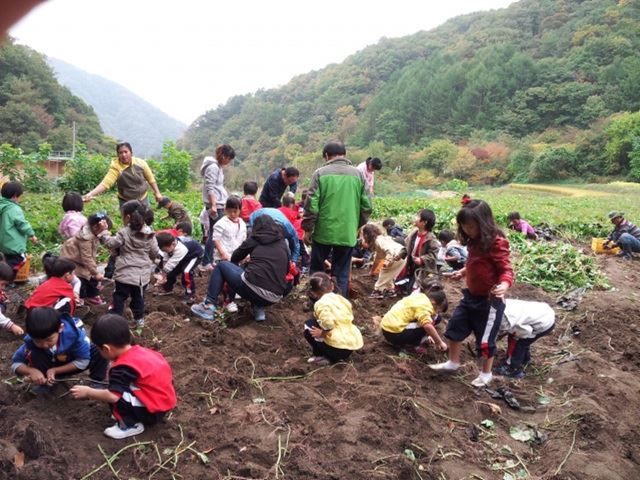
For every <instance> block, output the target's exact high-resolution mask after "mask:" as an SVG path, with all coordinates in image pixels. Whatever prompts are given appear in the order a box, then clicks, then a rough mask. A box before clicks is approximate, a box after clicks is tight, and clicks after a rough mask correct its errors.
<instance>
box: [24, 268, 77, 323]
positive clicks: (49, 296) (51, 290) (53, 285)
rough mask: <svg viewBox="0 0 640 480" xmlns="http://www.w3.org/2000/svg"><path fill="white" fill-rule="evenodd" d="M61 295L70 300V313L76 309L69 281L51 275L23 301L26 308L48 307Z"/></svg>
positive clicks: (51, 306)
mask: <svg viewBox="0 0 640 480" xmlns="http://www.w3.org/2000/svg"><path fill="white" fill-rule="evenodd" d="M63 297H67V298H69V299H70V300H71V303H70V305H71V307H70V312H69V313H70V314H71V315H73V314H74V313H75V311H76V297H75V295H74V293H73V287H72V286H71V284H70V283H68V282H66V281H64V280H63V279H61V278H59V277H51V278H49V279H48V280H46V281H45V282H44V283H43V284H41V285H38V287H37V288H36V289H35V290H34V291H33V293H32V294H31V296H30V297H29V298H28V299H27V301H26V302H24V306H25V307H27V308H36V307H49V308H53V307H54V305H55V304H56V303H57V302H58V300H60V299H61V298H63Z"/></svg>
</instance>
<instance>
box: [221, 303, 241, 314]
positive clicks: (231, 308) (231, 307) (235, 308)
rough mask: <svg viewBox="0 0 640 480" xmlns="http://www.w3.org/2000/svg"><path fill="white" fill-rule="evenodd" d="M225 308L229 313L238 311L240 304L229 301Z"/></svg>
mask: <svg viewBox="0 0 640 480" xmlns="http://www.w3.org/2000/svg"><path fill="white" fill-rule="evenodd" d="M224 309H225V310H226V311H227V312H229V313H236V312H237V311H238V304H237V303H236V302H229V303H227V304H226V305H225V306H224Z"/></svg>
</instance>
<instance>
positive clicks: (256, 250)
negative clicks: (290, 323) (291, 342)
mask: <svg viewBox="0 0 640 480" xmlns="http://www.w3.org/2000/svg"><path fill="white" fill-rule="evenodd" d="M249 255H250V256H251V260H250V261H249V262H248V263H247V264H246V266H245V267H241V266H240V265H238V264H239V263H240V262H241V261H242V260H244V259H245V258H246V257H247V256H249ZM289 257H290V255H289V248H288V247H287V244H286V243H285V241H284V234H283V231H282V227H280V226H279V225H278V224H277V223H276V222H275V221H274V220H273V219H272V218H271V217H270V216H268V215H262V216H260V217H258V218H256V220H255V222H254V223H253V229H252V231H251V236H250V237H249V238H248V239H247V240H245V241H244V242H243V243H242V245H240V246H239V247H238V248H237V249H236V251H235V252H233V254H232V255H231V260H230V261H221V262H218V263H217V265H216V267H215V269H214V271H213V273H212V274H211V278H210V279H209V288H208V290H207V297H206V298H205V300H204V301H203V302H202V303H198V304H196V305H193V306H192V307H191V311H192V312H193V313H195V314H196V315H198V316H199V317H201V318H204V319H205V320H213V317H214V316H215V313H216V309H218V308H220V303H219V300H218V297H219V296H220V294H221V293H222V290H223V288H224V284H225V282H226V284H227V286H228V288H229V290H230V291H229V295H230V296H231V298H233V297H234V296H235V294H238V295H240V296H241V297H242V298H244V299H245V300H248V301H250V302H251V304H252V305H253V309H254V314H255V319H256V321H258V322H261V321H264V320H265V318H266V317H265V313H264V307H267V306H269V305H273V304H274V303H277V302H279V301H280V300H282V298H283V297H284V296H285V295H286V294H287V293H289V291H290V290H291V286H290V284H289V283H288V282H287V280H286V275H287V273H288V271H289Z"/></svg>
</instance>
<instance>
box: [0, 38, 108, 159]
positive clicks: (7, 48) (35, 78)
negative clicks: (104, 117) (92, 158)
mask: <svg viewBox="0 0 640 480" xmlns="http://www.w3.org/2000/svg"><path fill="white" fill-rule="evenodd" d="M74 121H75V122H76V127H77V139H78V140H79V141H80V142H82V143H84V144H85V145H86V146H87V147H88V148H89V149H90V150H91V151H98V152H105V151H108V150H111V147H110V145H111V143H110V141H109V140H108V139H107V138H105V136H104V134H103V132H102V129H101V128H100V123H99V122H98V117H96V114H95V112H94V111H93V109H92V108H91V107H90V106H89V105H87V104H86V103H84V102H83V101H82V100H81V99H80V98H78V97H76V96H74V95H73V94H72V93H71V92H70V91H69V90H68V89H67V88H65V87H63V86H61V85H60V84H59V83H58V81H57V80H56V78H55V76H54V75H53V72H52V70H51V68H49V66H48V65H47V64H46V62H45V60H44V57H43V56H42V55H41V54H39V53H38V52H36V51H34V50H32V49H30V48H29V47H25V46H22V45H16V44H14V42H13V40H11V39H7V40H6V41H4V43H3V44H2V45H1V46H0V143H9V144H11V145H13V146H15V147H20V148H22V149H23V150H24V151H25V152H27V153H29V152H33V151H35V150H37V149H38V145H39V144H41V143H43V142H47V143H50V144H51V146H52V148H53V149H54V150H71V144H72V127H71V125H72V123H73V122H74Z"/></svg>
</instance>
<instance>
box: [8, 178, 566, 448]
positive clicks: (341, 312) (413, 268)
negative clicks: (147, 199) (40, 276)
mask: <svg viewBox="0 0 640 480" xmlns="http://www.w3.org/2000/svg"><path fill="white" fill-rule="evenodd" d="M256 191H257V185H256V184H255V182H247V183H245V188H244V196H243V198H238V197H233V196H232V197H229V199H228V200H227V202H226V205H225V212H224V213H225V214H224V217H222V218H221V219H219V220H218V221H217V223H216V224H215V226H214V229H213V233H212V236H213V243H214V245H215V258H216V260H217V261H221V262H222V261H226V260H229V259H231V258H232V257H233V255H234V251H236V250H237V249H238V247H239V246H240V245H242V244H243V242H244V241H245V240H246V239H247V236H248V235H250V226H251V223H252V218H254V219H255V215H257V213H256V210H258V209H259V208H260V207H261V206H260V204H259V203H257V202H256V200H255V194H256ZM21 195H22V187H21V186H19V184H17V185H16V184H14V182H10V184H5V185H4V186H3V187H2V196H3V200H4V203H5V204H6V203H7V201H8V202H11V205H8V206H7V205H5V206H4V211H5V212H7V211H9V212H11V215H7V216H5V215H0V218H1V219H2V222H3V225H4V227H5V228H4V229H3V230H2V233H1V235H3V236H4V238H5V239H6V238H9V239H10V240H11V242H4V241H3V238H2V237H0V247H2V250H3V253H4V254H5V258H6V263H0V290H3V287H4V286H6V284H8V283H10V282H11V281H13V278H14V277H15V272H16V270H17V268H19V266H20V265H21V261H20V259H21V258H24V251H25V249H26V247H25V245H26V238H27V237H28V236H31V237H32V239H33V240H34V241H36V240H37V239H36V238H35V235H34V233H33V229H32V228H31V226H30V225H29V224H28V222H26V220H25V219H24V215H23V214H22V211H21V209H20V208H19V206H18V202H19V199H20V197H21ZM282 204H283V205H282V207H280V208H279V209H278V210H275V209H264V210H265V212H264V213H265V214H266V215H267V216H269V217H270V219H269V222H268V223H269V225H275V224H276V223H278V219H279V218H280V217H281V216H282V217H283V218H285V219H286V220H284V222H286V223H287V224H289V227H291V228H292V229H293V230H294V231H295V233H296V234H297V236H296V239H297V240H296V241H297V242H300V243H299V244H298V245H294V246H293V247H298V248H299V249H300V250H301V251H302V252H306V247H305V245H304V244H303V243H302V242H301V241H300V238H302V235H301V231H300V230H301V227H300V218H301V211H300V208H301V205H300V204H296V202H295V200H294V198H293V197H292V196H291V197H289V196H285V197H284V198H283V202H282ZM159 207H161V208H166V209H168V214H169V216H170V217H171V218H173V219H174V220H176V221H177V220H180V221H179V222H176V225H175V227H174V228H172V229H169V230H166V231H159V232H154V231H153V230H152V225H153V221H154V214H153V211H152V210H151V209H150V208H149V207H148V206H147V205H145V204H144V203H142V202H139V201H135V200H134V201H129V202H126V203H124V204H123V205H122V206H121V210H120V213H121V216H122V224H123V227H122V228H121V229H120V230H118V231H117V232H116V233H115V234H113V235H112V234H111V232H110V229H111V228H112V223H111V220H110V219H109V217H108V216H107V215H106V214H105V213H103V212H98V213H94V214H92V215H90V216H89V217H88V218H85V217H84V215H83V214H82V211H83V204H82V198H81V197H80V196H79V195H78V194H74V193H68V194H66V195H65V197H64V199H63V209H64V210H65V215H64V218H63V220H62V222H61V224H60V230H59V231H60V233H61V234H62V235H63V236H64V237H65V242H64V244H63V246H62V249H61V252H60V256H59V257H55V256H52V255H48V256H47V258H45V261H44V263H45V271H46V274H47V279H46V280H45V281H44V282H43V283H42V284H41V285H39V286H38V287H37V288H36V289H35V290H34V292H33V294H32V295H31V297H30V298H29V299H28V300H27V301H26V302H25V304H24V305H25V307H26V308H27V316H26V327H25V329H26V333H27V336H26V337H25V339H24V344H23V345H22V346H21V347H20V348H19V349H18V351H17V352H16V353H15V354H14V356H13V359H12V369H13V371H14V372H15V374H17V375H21V376H25V377H29V378H30V379H31V381H32V382H33V383H34V384H35V385H37V386H39V387H41V388H45V389H46V388H49V387H51V386H52V385H54V384H55V383H56V382H57V381H58V380H59V379H61V378H64V376H67V375H71V374H74V373H76V372H79V371H83V370H89V376H90V380H91V382H92V384H91V386H81V385H78V386H75V387H73V388H72V390H71V392H72V395H73V397H74V398H78V399H82V398H89V399H95V400H99V401H104V402H107V403H109V404H110V406H111V412H112V414H113V416H114V418H115V419H116V423H115V425H114V426H113V427H110V428H107V429H106V430H105V434H106V435H108V436H110V437H112V438H125V437H128V436H131V435H136V434H138V433H140V432H142V431H143V430H144V425H145V424H153V423H155V422H157V421H158V420H159V419H161V418H162V416H163V415H164V414H165V413H166V412H168V411H170V410H171V409H172V408H173V407H174V406H175V404H176V396H175V391H174V390H173V386H172V380H171V368H170V367H169V365H168V364H167V362H166V360H165V359H164V358H163V357H162V355H161V354H159V353H157V352H154V351H152V350H149V349H145V348H143V347H139V346H132V345H131V336H130V332H129V326H128V323H127V321H126V320H125V319H124V318H123V316H122V314H123V311H124V306H125V302H126V301H127V300H128V299H130V307H131V310H132V312H133V316H134V320H135V322H136V324H137V326H142V325H144V294H145V289H146V288H147V286H148V284H149V283H150V277H151V272H152V271H153V270H154V269H155V272H156V273H155V279H156V286H155V289H156V293H157V294H158V295H165V294H170V293H172V290H173V287H174V284H175V283H176V281H177V278H178V276H181V279H182V284H183V286H184V289H185V295H186V296H187V299H188V300H191V299H192V298H193V296H194V295H195V276H194V274H193V272H194V269H195V268H196V267H197V266H198V264H199V263H200V261H201V259H202V256H203V249H202V246H201V245H200V243H199V242H197V241H195V240H192V239H191V238H190V235H191V233H192V224H191V222H190V219H188V216H186V217H185V213H186V211H185V210H184V209H183V208H182V206H181V205H179V204H177V203H176V202H172V201H171V200H170V199H167V198H163V199H162V200H161V202H160V203H159ZM2 208H3V205H2V204H1V203H0V210H2ZM271 210H274V211H275V213H274V212H271ZM7 218H13V220H12V221H13V224H10V223H8V220H7ZM271 219H273V220H274V221H275V222H274V221H272V220H271ZM456 221H457V224H458V231H457V234H455V235H454V234H453V232H450V231H443V232H440V234H439V235H438V237H437V238H436V236H435V235H434V234H433V232H432V230H433V227H434V226H435V223H436V218H435V215H434V213H433V212H432V211H431V210H428V209H423V210H421V211H420V212H418V214H417V215H416V218H415V221H414V225H415V227H416V228H415V230H414V231H412V232H411V233H410V234H409V235H407V236H406V237H405V235H404V233H403V232H402V230H401V229H400V228H399V227H397V226H396V225H395V224H394V222H393V221H385V222H384V224H383V225H384V228H380V227H378V226H377V225H374V224H367V225H365V226H364V227H363V228H362V230H361V234H360V243H361V246H362V248H363V249H365V250H370V251H372V252H375V256H376V261H375V262H374V264H375V263H379V264H380V266H381V268H380V270H379V274H378V279H377V281H376V284H375V287H374V293H373V294H372V296H373V297H374V298H383V297H395V296H397V294H398V292H400V293H404V294H405V296H404V297H403V298H401V299H400V300H398V301H397V302H396V303H395V304H394V305H393V306H392V307H391V308H390V310H389V311H388V312H387V313H386V314H385V315H384V317H383V318H382V321H381V322H380V330H381V334H382V336H383V338H384V339H385V340H386V341H387V342H388V343H389V344H391V345H393V346H395V347H398V348H405V349H411V350H413V351H414V352H416V353H421V352H423V351H424V350H425V349H426V348H427V346H428V344H433V345H435V347H436V348H437V349H438V350H440V351H447V352H448V357H449V359H448V361H447V362H444V363H441V364H437V365H432V366H431V367H432V368H433V369H434V370H437V371H449V372H451V371H455V370H457V369H458V368H459V366H460V351H461V345H462V341H463V340H464V339H466V338H467V337H468V336H469V335H470V334H471V333H472V332H473V333H474V334H475V337H476V348H477V352H478V355H479V356H480V357H482V359H483V361H482V370H481V372H480V374H479V375H478V377H477V378H476V379H474V380H473V381H472V382H471V383H472V385H474V386H477V387H481V386H485V385H488V384H489V383H490V382H491V380H492V367H493V359H494V357H495V354H496V340H497V337H498V335H499V334H501V333H505V334H508V335H509V343H508V349H507V360H506V362H505V364H504V365H502V366H501V367H500V368H499V369H498V372H499V373H500V374H502V375H508V376H511V377H516V378H520V377H521V376H522V375H523V368H524V367H525V366H526V365H527V364H528V363H529V361H530V353H529V349H530V345H531V343H533V342H534V341H535V340H537V339H538V338H540V337H542V336H544V335H547V334H549V332H551V330H552V329H553V325H554V315H553V310H552V309H551V308H550V307H548V305H546V304H540V303H536V302H523V301H518V300H507V301H505V294H506V292H507V291H508V289H509V287H510V286H511V284H512V283H513V272H512V269H511V265H510V260H509V243H508V241H507V239H506V237H505V235H504V233H503V232H502V231H501V230H500V229H499V228H498V226H497V225H496V223H495V220H494V218H493V214H492V212H491V209H490V207H489V205H487V204H486V203H485V202H484V201H482V200H471V201H469V202H467V203H465V204H464V206H463V207H462V208H461V210H460V211H459V212H458V215H457V217H456ZM263 223H264V222H263ZM385 230H386V231H385ZM203 231H207V229H203ZM278 232H280V233H278V235H279V238H284V237H285V231H284V229H279V230H278ZM258 233H260V232H258ZM456 238H457V239H459V241H458V240H456ZM5 244H12V245H15V246H14V247H13V249H8V248H5V247H4V245H5ZM100 244H102V245H104V246H105V247H106V248H107V249H108V250H109V251H110V253H111V256H112V257H114V258H115V262H114V264H115V271H114V273H113V281H114V291H113V299H112V303H111V305H110V306H109V313H108V314H107V315H104V316H102V317H100V318H99V319H98V321H97V322H96V323H95V325H94V326H93V328H92V330H91V341H90V340H89V338H88V337H87V335H86V333H85V331H84V327H83V325H82V322H81V321H80V320H79V319H78V318H76V317H75V316H74V315H75V310H76V307H77V305H78V304H79V303H81V302H87V303H92V304H101V303H104V300H103V299H102V297H101V295H100V292H101V288H102V282H104V281H105V277H104V275H103V274H101V273H100V271H99V270H98V267H97V260H96V259H97V251H98V246H99V245H100ZM293 250H294V249H293V248H292V246H291V245H290V248H289V251H290V254H291V255H290V256H291V257H292V258H293V259H294V260H295V259H296V258H295V256H293ZM237 256H238V255H236V257H237ZM302 262H303V265H304V260H302ZM443 265H448V266H449V269H450V271H451V272H452V273H451V277H452V278H454V279H460V278H462V277H464V278H465V279H466V288H465V289H464V290H463V299H462V300H461V301H460V303H459V304H458V306H457V307H456V308H455V310H454V312H453V315H452V317H451V319H450V320H449V322H448V324H447V327H446V331H445V332H444V338H446V339H447V340H448V343H446V342H445V341H444V340H443V338H442V337H441V336H440V334H439V333H438V330H437V328H436V326H437V325H438V324H439V323H440V318H441V317H440V315H441V314H442V313H444V312H446V311H447V309H448V300H447V297H446V295H445V293H444V289H443V286H442V283H441V282H440V281H438V280H436V278H437V277H438V274H440V273H441V270H442V267H443ZM267 270H268V269H267ZM267 270H265V272H267ZM284 273H285V272H284V271H283V272H282V274H283V275H280V276H284ZM267 274H268V272H267ZM398 278H404V279H405V280H406V282H405V284H406V286H405V287H404V289H402V288H400V289H399V288H397V283H398V282H397V280H398ZM281 280H282V279H281ZM400 283H402V282H400ZM210 290H211V289H210ZM215 290H216V295H217V294H218V293H220V292H224V288H223V286H222V285H220V288H218V289H215ZM229 290H231V289H229ZM256 292H258V291H257V290H255V291H252V292H250V293H252V294H256ZM308 292H309V297H310V299H311V300H312V301H313V302H314V305H313V318H311V319H309V320H308V321H307V322H306V323H305V325H304V329H303V334H304V337H305V339H306V340H307V341H308V342H309V344H310V346H311V348H312V354H313V355H312V356H311V357H310V358H309V362H310V363H314V364H326V363H335V362H339V361H344V360H346V359H348V358H349V356H350V355H351V353H352V352H353V351H355V350H358V349H360V348H362V347H363V338H362V335H361V333H360V330H359V329H358V328H357V327H356V326H355V325H354V324H353V311H352V306H351V303H350V302H349V301H348V300H347V299H346V298H345V297H343V296H341V295H340V294H338V293H336V283H335V281H334V279H332V278H331V277H329V276H328V275H327V274H326V273H322V272H317V273H314V274H313V275H312V276H311V277H310V278H309V290H308ZM263 293H264V292H263ZM267 293H268V292H267ZM257 294H258V296H259V294H260V292H258V293H257ZM3 300H4V299H3V298H0V312H1V313H2V315H0V325H1V326H3V327H4V328H6V329H7V330H10V331H11V332H12V333H14V334H15V335H22V334H24V332H23V331H22V329H21V328H20V327H19V326H17V325H16V324H14V323H13V322H11V320H9V319H8V318H7V317H5V316H4V312H5V308H4V303H3ZM225 307H226V308H227V309H228V310H229V311H236V310H237V305H235V303H234V297H233V295H228V296H226V297H225ZM107 372H108V375H107ZM105 387H106V388H105Z"/></svg>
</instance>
